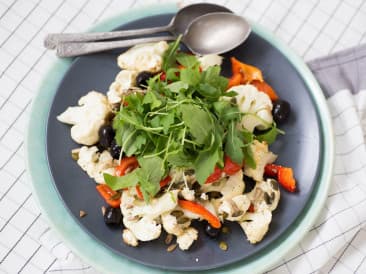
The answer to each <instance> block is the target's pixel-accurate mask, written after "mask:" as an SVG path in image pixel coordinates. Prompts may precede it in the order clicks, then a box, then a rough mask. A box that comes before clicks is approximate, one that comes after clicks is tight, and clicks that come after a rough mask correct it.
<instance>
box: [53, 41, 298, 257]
mask: <svg viewBox="0 0 366 274" xmlns="http://www.w3.org/2000/svg"><path fill="white" fill-rule="evenodd" d="M179 45H180V38H178V39H177V40H176V41H174V42H172V43H170V44H168V43H167V42H165V41H161V42H158V43H151V44H142V45H137V46H134V47H132V48H130V49H129V50H127V51H126V52H124V53H123V54H121V55H119V56H118V59H117V63H118V66H119V67H120V68H121V71H120V72H119V73H118V74H117V76H116V78H115V80H114V82H113V83H112V84H111V85H110V87H109V90H108V92H107V93H106V95H105V94H103V93H101V92H97V91H90V92H89V93H87V94H86V95H85V96H83V97H81V98H80V99H79V102H78V105H79V106H72V107H68V108H67V109H66V110H65V112H63V113H61V114H60V115H59V116H58V117H57V119H58V120H59V121H61V122H63V123H66V124H70V125H72V127H71V138H72V139H73V140H74V141H75V142H76V143H78V144H80V145H81V147H78V148H76V149H73V150H72V152H71V154H72V158H73V159H74V160H75V161H76V162H77V164H78V165H79V166H80V167H81V168H82V169H83V170H84V171H85V172H86V173H87V174H88V175H89V177H90V178H92V179H94V180H95V182H96V190H97V191H98V192H99V193H100V195H101V196H102V197H103V198H104V199H105V202H106V204H107V205H108V206H107V207H105V208H104V210H103V211H104V212H103V214H104V221H105V222H106V224H108V225H121V227H123V229H122V238H123V241H124V242H125V243H126V244H127V245H130V246H138V244H139V242H140V241H152V240H154V239H157V238H159V237H160V236H161V234H162V231H163V230H164V231H165V232H166V233H167V235H168V237H167V239H166V243H167V244H170V243H171V242H172V241H173V240H175V243H174V244H173V245H171V246H170V247H169V251H172V250H173V249H174V248H175V247H177V246H178V247H179V248H180V249H181V250H188V249H189V248H190V247H191V246H192V244H193V243H194V241H195V240H197V238H198V237H199V235H198V230H197V229H196V228H195V227H194V226H192V221H193V220H198V221H202V222H203V225H204V226H205V232H206V233H207V234H208V235H209V236H210V237H212V238H216V237H217V236H218V235H219V234H220V232H221V231H222V230H223V227H224V225H223V224H224V222H237V223H238V224H239V225H240V227H241V228H242V230H243V233H244V234H245V236H246V238H247V240H248V241H249V242H250V243H251V244H255V243H258V242H260V241H261V240H262V239H263V238H264V236H265V234H266V233H267V232H268V229H269V226H270V223H271V220H272V211H274V210H275V209H276V208H277V205H278V203H279V201H280V190H281V188H283V189H285V190H286V191H290V192H294V191H296V181H295V179H294V175H293V171H292V169H291V168H290V167H284V166H280V165H277V164H275V163H274V162H275V160H276V157H277V155H275V154H274V153H272V152H271V151H270V150H269V145H270V144H271V143H273V142H274V141H275V140H276V138H277V137H278V135H281V134H284V132H283V131H282V130H280V129H279V128H278V127H277V125H280V124H281V123H284V122H286V119H287V117H288V116H289V115H290V105H289V103H288V102H287V101H285V100H283V99H280V98H279V97H278V95H277V94H276V92H275V91H274V90H273V89H272V87H271V86H270V85H269V84H268V83H266V82H265V80H264V78H263V75H262V72H261V71H260V69H258V68H256V67H254V66H251V65H248V64H245V63H243V62H241V61H239V60H238V59H236V58H235V57H231V64H232V76H231V77H230V78H226V77H224V76H222V75H221V74H220V72H221V63H222V59H223V58H222V57H221V56H218V55H207V56H195V55H193V54H191V53H187V52H183V51H181V50H180V48H179ZM84 215H85V213H84V214H83V216H84ZM220 247H222V243H221V244H220ZM226 248H227V246H226V247H225V246H224V247H222V249H226Z"/></svg>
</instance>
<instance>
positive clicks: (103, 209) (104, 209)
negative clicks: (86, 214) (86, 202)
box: [101, 206, 106, 216]
mask: <svg viewBox="0 0 366 274" xmlns="http://www.w3.org/2000/svg"><path fill="white" fill-rule="evenodd" d="M101 210H102V214H103V216H104V215H105V211H106V208H105V206H102V207H101Z"/></svg>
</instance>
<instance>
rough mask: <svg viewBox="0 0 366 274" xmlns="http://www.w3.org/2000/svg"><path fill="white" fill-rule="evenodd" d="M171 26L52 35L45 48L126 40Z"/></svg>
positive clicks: (161, 30)
mask: <svg viewBox="0 0 366 274" xmlns="http://www.w3.org/2000/svg"><path fill="white" fill-rule="evenodd" d="M170 29H171V24H169V25H166V26H161V27H153V28H143V29H134V30H121V31H109V32H88V33H50V34H48V35H47V36H46V38H45V39H44V46H45V47H46V48H47V49H55V48H56V47H57V45H58V44H59V43H65V42H89V41H100V40H107V39H114V38H124V37H129V36H138V35H145V34H152V33H157V32H164V31H169V30H170Z"/></svg>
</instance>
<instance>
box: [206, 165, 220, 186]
mask: <svg viewBox="0 0 366 274" xmlns="http://www.w3.org/2000/svg"><path fill="white" fill-rule="evenodd" d="M221 176H222V170H221V168H219V167H217V166H216V167H215V170H214V172H213V173H212V174H211V175H210V176H208V177H207V179H206V182H205V184H211V183H213V182H216V181H218V180H219V179H220V178H221Z"/></svg>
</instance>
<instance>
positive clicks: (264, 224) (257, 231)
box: [239, 210, 272, 244]
mask: <svg viewBox="0 0 366 274" xmlns="http://www.w3.org/2000/svg"><path fill="white" fill-rule="evenodd" d="M242 220H243V221H241V222H239V224H240V226H241V228H242V229H243V230H244V232H245V235H246V236H247V239H248V241H249V242H250V243H251V244H255V243H258V242H260V241H261V240H262V239H263V237H264V235H266V233H267V231H268V228H269V224H270V223H271V220H272V213H271V211H269V210H263V211H260V212H255V213H250V212H247V213H246V214H245V215H244V216H243V219H242Z"/></svg>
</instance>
